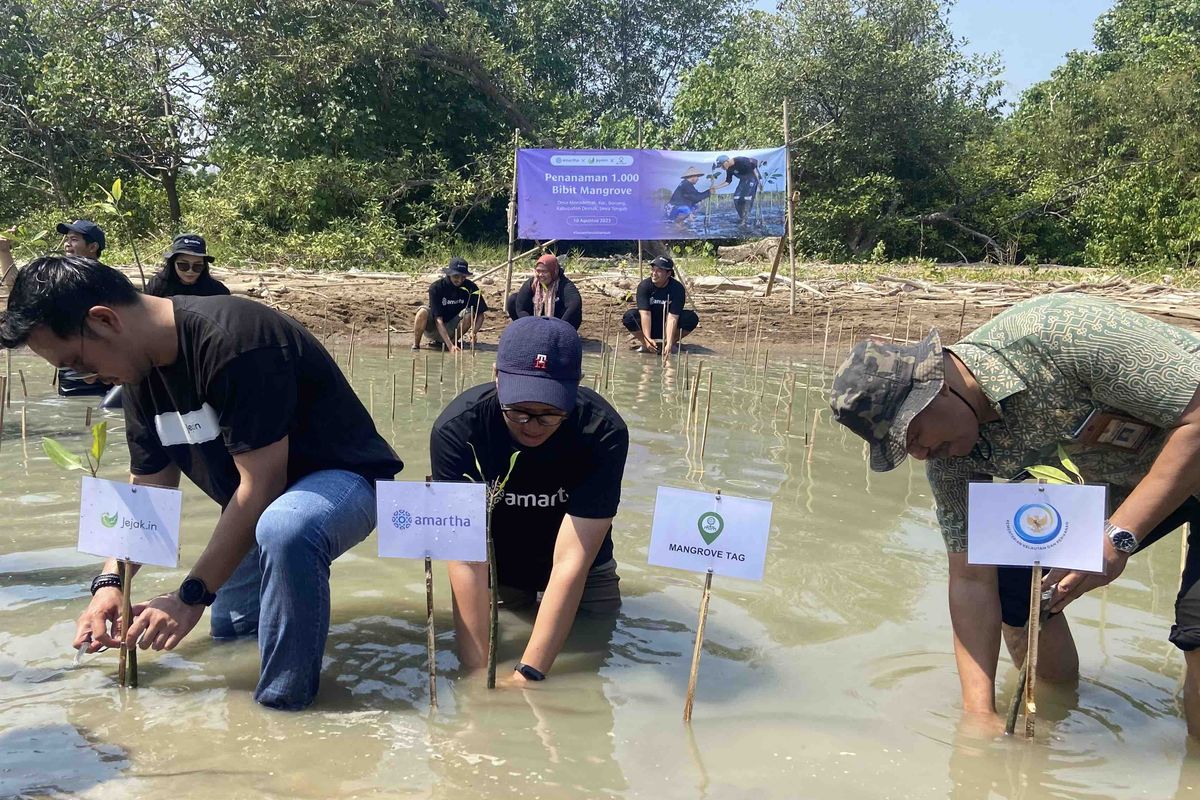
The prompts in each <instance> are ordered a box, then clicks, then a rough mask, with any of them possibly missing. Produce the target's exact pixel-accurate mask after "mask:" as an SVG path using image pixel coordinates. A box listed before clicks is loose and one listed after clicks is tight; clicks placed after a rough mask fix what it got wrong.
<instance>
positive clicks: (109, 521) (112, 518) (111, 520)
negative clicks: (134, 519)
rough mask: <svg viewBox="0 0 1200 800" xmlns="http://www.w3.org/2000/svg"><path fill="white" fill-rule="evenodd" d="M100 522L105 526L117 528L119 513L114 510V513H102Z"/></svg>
mask: <svg viewBox="0 0 1200 800" xmlns="http://www.w3.org/2000/svg"><path fill="white" fill-rule="evenodd" d="M100 524H101V525H103V526H104V527H106V528H115V527H117V515H116V513H115V512H114V513H112V514H101V515H100Z"/></svg>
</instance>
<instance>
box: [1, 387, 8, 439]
mask: <svg viewBox="0 0 1200 800" xmlns="http://www.w3.org/2000/svg"><path fill="white" fill-rule="evenodd" d="M7 392H8V378H7V376H4V375H0V447H3V445H4V397H5V395H6V393H7Z"/></svg>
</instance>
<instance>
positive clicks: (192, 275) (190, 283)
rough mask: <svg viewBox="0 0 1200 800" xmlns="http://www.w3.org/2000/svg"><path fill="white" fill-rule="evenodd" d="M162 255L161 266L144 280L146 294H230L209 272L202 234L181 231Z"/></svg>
mask: <svg viewBox="0 0 1200 800" xmlns="http://www.w3.org/2000/svg"><path fill="white" fill-rule="evenodd" d="M163 258H164V260H163V266H162V269H160V270H159V271H158V273H157V274H156V275H153V276H151V278H150V280H148V281H146V294H151V295H154V296H155V297H175V296H177V295H192V296H194V297H212V296H214V295H221V294H229V289H227V288H226V287H225V284H223V283H221V282H220V281H219V280H217V279H216V278H214V277H213V276H212V275H211V274H210V273H209V271H208V267H209V265H210V264H211V263H212V261H213V257H212V256H210V255H209V254H208V249H207V246H206V245H205V243H204V237H203V236H200V235H199V234H196V233H181V234H180V235H178V236H176V237H175V239H174V241H172V242H171V249H170V250H168V251H167V252H166V254H165V255H164V257H163Z"/></svg>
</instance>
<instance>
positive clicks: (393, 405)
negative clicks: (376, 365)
mask: <svg viewBox="0 0 1200 800" xmlns="http://www.w3.org/2000/svg"><path fill="white" fill-rule="evenodd" d="M409 402H411V401H409ZM395 421H396V373H394V372H393V373H392V422H395Z"/></svg>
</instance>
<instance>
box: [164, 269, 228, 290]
mask: <svg viewBox="0 0 1200 800" xmlns="http://www.w3.org/2000/svg"><path fill="white" fill-rule="evenodd" d="M167 269H170V270H171V272H174V271H175V268H174V267H168V268H167ZM146 294H152V295H154V296H155V297H178V296H181V295H188V296H192V297H213V296H215V295H219V294H229V289H228V287H226V286H225V284H223V283H221V282H220V281H219V280H217V279H216V278H214V277H213V276H212V275H210V274H209V273H208V270H207V269H206V270H204V272H203V273H202V274H201V275H200V277H199V278H198V279H197V280H196V282H195V283H193V284H192V285H191V286H189V285H188V284H186V283H184V282H183V281H181V280H179V279H178V278H172V277H168V276H167V275H166V274H165V271H164V272H159V273H158V274H157V275H151V276H150V280H148V281H146Z"/></svg>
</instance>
